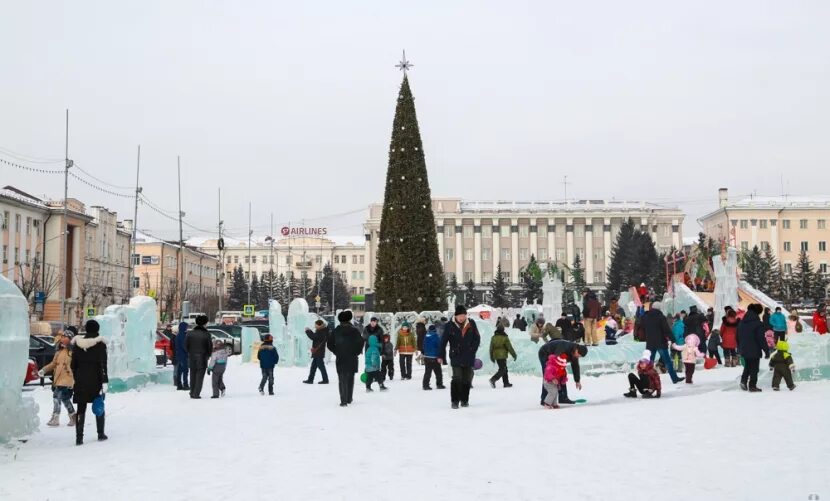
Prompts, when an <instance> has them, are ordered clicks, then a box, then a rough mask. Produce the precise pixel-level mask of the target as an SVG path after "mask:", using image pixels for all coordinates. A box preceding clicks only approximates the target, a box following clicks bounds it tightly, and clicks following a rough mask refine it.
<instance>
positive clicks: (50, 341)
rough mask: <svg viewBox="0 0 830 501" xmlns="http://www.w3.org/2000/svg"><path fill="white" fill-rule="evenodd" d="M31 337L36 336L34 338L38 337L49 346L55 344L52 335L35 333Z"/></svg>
mask: <svg viewBox="0 0 830 501" xmlns="http://www.w3.org/2000/svg"><path fill="white" fill-rule="evenodd" d="M33 337H36V338H38V339H40V340H41V341H43V342H44V343H46V344H49V345H51V346H55V338H54V337H52V336H43V335H36V336H33Z"/></svg>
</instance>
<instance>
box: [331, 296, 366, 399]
mask: <svg viewBox="0 0 830 501" xmlns="http://www.w3.org/2000/svg"><path fill="white" fill-rule="evenodd" d="M337 320H338V321H339V322H340V325H338V326H337V327H336V328H335V329H334V332H332V333H331V334H330V335H329V338H328V348H329V350H330V351H331V352H332V353H334V355H335V356H336V357H337V360H336V361H335V367H337V380H338V389H339V390H340V407H346V406H347V405H349V404H350V403H352V398H353V396H354V375H355V374H356V373H357V370H358V360H357V358H358V357H359V356H360V353H361V351H363V338H362V337H361V335H360V331H359V330H357V328H356V327H355V326H354V325H352V312H351V311H348V310H346V311H341V312H340V314H339V315H337Z"/></svg>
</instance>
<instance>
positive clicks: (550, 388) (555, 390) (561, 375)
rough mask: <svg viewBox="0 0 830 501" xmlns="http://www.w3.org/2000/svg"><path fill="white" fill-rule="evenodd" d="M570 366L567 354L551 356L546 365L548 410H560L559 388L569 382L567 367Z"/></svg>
mask: <svg viewBox="0 0 830 501" xmlns="http://www.w3.org/2000/svg"><path fill="white" fill-rule="evenodd" d="M566 365H568V357H567V355H565V354H562V355H559V356H556V355H549V356H548V362H547V364H545V374H544V381H543V384H544V386H545V389H546V390H547V392H548V394H547V396H546V397H545V401H544V404H545V408H546V409H558V408H559V403H558V402H557V400H558V398H559V388H560V387H561V386H564V385H565V384H566V383H567V382H568V373H567V372H566V371H565V366H566Z"/></svg>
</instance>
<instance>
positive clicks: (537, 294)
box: [520, 254, 542, 304]
mask: <svg viewBox="0 0 830 501" xmlns="http://www.w3.org/2000/svg"><path fill="white" fill-rule="evenodd" d="M521 285H522V298H521V300H520V303H521V302H522V301H524V300H527V302H528V303H529V304H534V303H535V302H536V300H537V299H538V300H539V301H540V302H541V300H542V269H541V268H540V267H539V263H538V262H537V261H536V256H534V255H533V254H531V255H530V261H528V263H527V266H525V269H524V270H523V271H522V281H521Z"/></svg>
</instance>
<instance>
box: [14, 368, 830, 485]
mask: <svg viewBox="0 0 830 501" xmlns="http://www.w3.org/2000/svg"><path fill="white" fill-rule="evenodd" d="M238 361H239V357H233V360H232V363H231V366H230V367H229V368H228V373H227V376H226V379H227V386H228V395H227V397H225V398H223V399H220V400H211V399H209V398H207V397H208V396H209V391H205V392H204V393H203V397H204V398H203V399H202V400H190V399H189V398H187V393H186V392H176V391H175V390H174V388H173V387H172V386H153V387H148V388H146V389H144V390H143V391H140V392H136V391H133V392H129V393H123V394H114V395H111V396H110V398H108V399H107V406H108V409H107V434H108V435H109V437H110V439H109V441H107V442H103V443H99V442H97V441H96V440H95V438H94V437H95V434H94V420H93V419H91V418H88V419H87V443H86V444H85V445H83V446H82V447H76V446H75V445H74V430H73V429H72V428H68V427H66V426H65V425H64V426H61V427H60V428H57V429H56V428H48V427H46V426H45V424H44V425H41V430H40V432H39V433H37V434H35V435H34V436H33V437H31V439H30V440H29V441H28V442H27V443H25V444H18V445H17V446H16V447H14V448H7V449H0V499H27V500H28V499H60V500H72V499H102V500H103V499H112V500H116V499H118V500H121V499H141V500H149V499H217V498H219V499H221V498H228V499H243V498H248V499H259V498H265V497H268V498H274V499H277V498H279V499H303V500H310V499H323V498H326V499H360V500H362V501H366V500H383V499H398V500H401V499H430V498H434V499H437V498H441V499H499V500H506V499H543V498H547V499H596V500H611V499H638V498H643V499H649V498H666V499H672V500H683V499H730V500H733V499H775V500H779V499H808V496H810V495H811V494H817V495H819V496H821V497H822V498H824V497H827V498H830V475H827V469H828V459H830V427H828V426H827V423H830V403H828V402H830V382H817V383H801V384H799V386H798V388H797V389H796V390H795V391H793V392H790V391H787V390H786V389H785V390H784V391H782V392H772V391H771V390H770V389H769V388H764V392H763V393H761V394H748V393H744V392H741V391H736V390H735V386H736V385H735V382H734V381H735V377H736V376H737V375H738V371H739V369H723V368H721V369H717V370H712V371H702V370H701V371H699V372H698V373H697V374H696V384H695V385H692V386H689V385H685V384H680V385H676V386H673V385H671V383H670V382H669V381H668V376H663V378H664V385H666V386H665V387H664V390H665V391H664V398H662V399H660V400H651V401H645V400H641V399H637V400H629V399H624V398H623V397H622V393H623V392H624V391H625V390H626V389H627V381H626V380H625V378H624V376H622V375H619V376H613V375H612V376H603V377H601V378H587V379H585V380H584V381H583V383H584V389H583V391H581V392H576V391H575V389H574V388H573V383H569V387H570V393H571V396H572V397H582V398H586V399H588V401H589V402H588V403H587V404H585V405H579V406H575V407H567V408H563V409H561V410H553V411H551V410H544V409H543V408H542V407H540V406H539V405H538V392H539V386H540V378H535V377H527V376H525V377H522V376H516V377H514V378H513V381H512V382H513V383H514V385H515V386H514V387H513V388H511V389H502V388H500V387H499V388H498V389H495V390H494V389H491V388H490V386H489V384H488V383H487V377H489V374H481V373H479V374H478V375H477V376H476V379H475V388H474V389H473V391H472V395H471V407H470V408H468V409H460V410H451V409H450V402H449V393H448V392H449V390H443V391H438V390H433V391H431V392H424V391H422V390H421V383H420V376H421V374H422V369H421V368H420V367H416V369H415V374H414V378H413V380H412V381H399V380H397V379H396V380H395V381H393V382H391V383H390V387H391V389H390V390H389V391H388V392H386V393H380V392H377V391H376V392H374V393H372V394H366V393H364V391H363V387H362V386H361V385H359V386H357V387H356V391H355V403H354V404H353V405H351V406H349V407H348V408H340V407H338V405H337V404H338V403H339V400H338V396H337V385H336V384H331V385H328V386H322V385H314V386H309V385H304V384H302V383H301V382H300V381H301V380H302V379H304V378H305V376H306V374H307V372H306V370H305V369H300V368H287V369H277V374H276V380H277V395H276V396H274V397H268V396H260V395H259V393H258V392H257V390H256V386H257V384H258V381H259V369H258V368H257V367H256V366H254V365H245V366H241V365H239V362H238ZM330 369H331V372H333V369H334V367H333V365H332V366H330ZM335 377H336V376H335ZM318 378H319V375H318ZM333 382H336V379H333ZM31 394H33V395H34V396H35V398H36V400H37V401H38V403H39V404H40V416H41V420H42V422H43V423H45V422H46V420H47V419H48V418H49V413H50V412H51V407H52V402H51V392H50V391H49V390H48V389H41V388H36V389H35V390H34V391H33V392H32V393H31ZM61 419H62V422H63V423H64V424H65V423H66V419H67V418H66V415H65V414H64V415H62V416H61ZM816 499H818V498H816Z"/></svg>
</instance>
